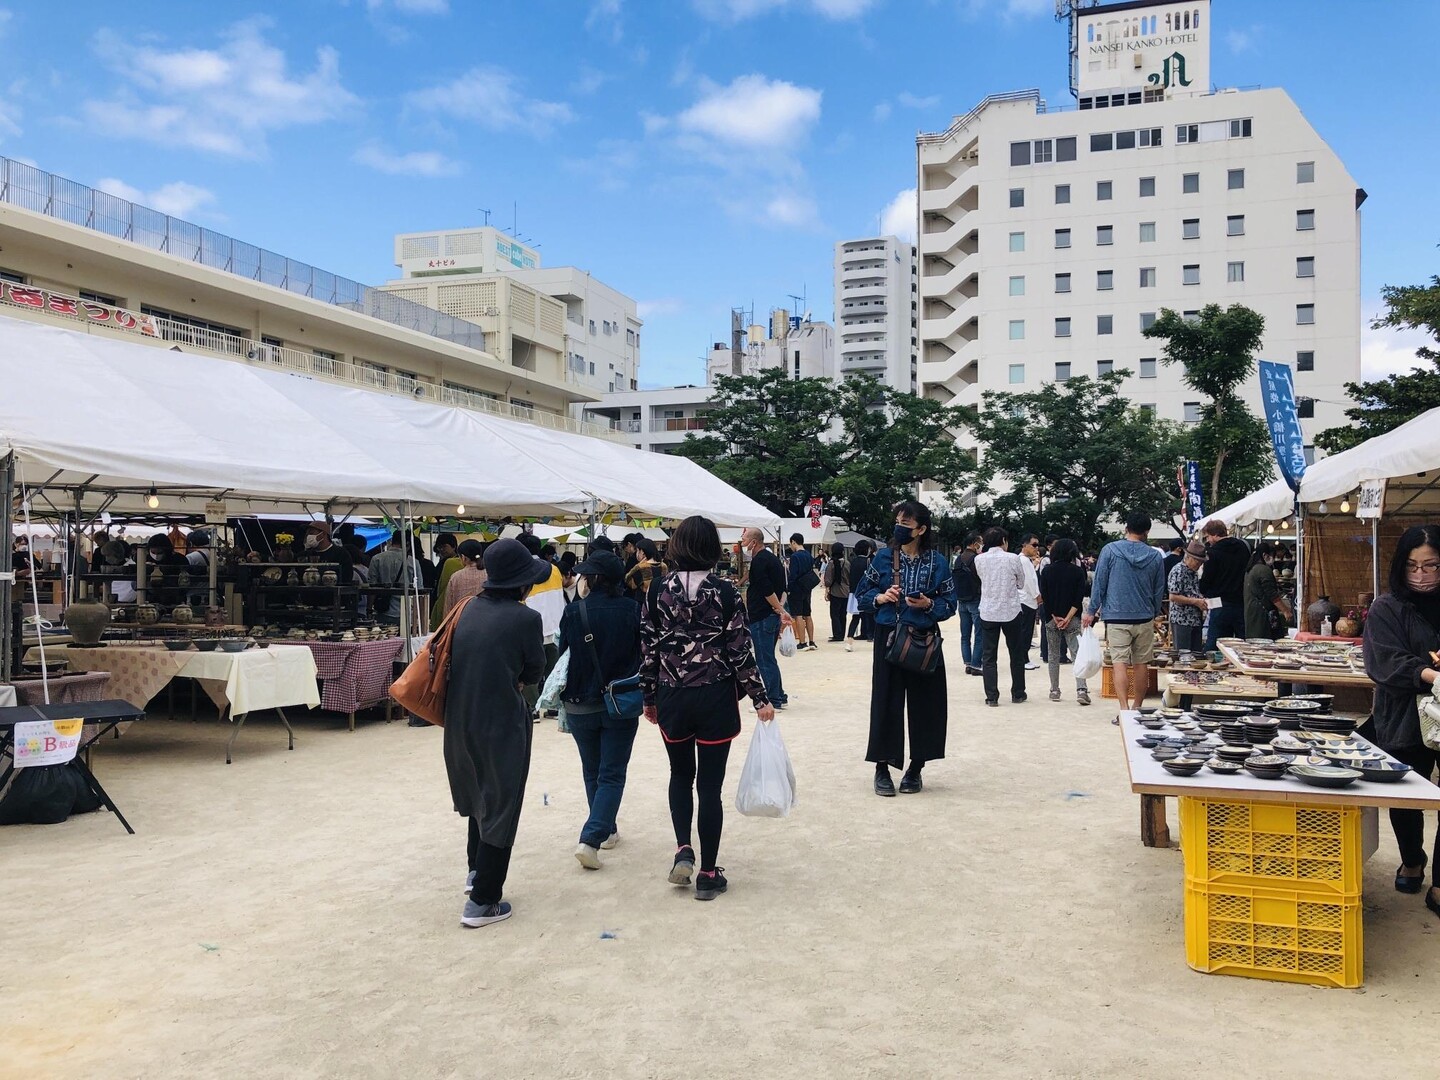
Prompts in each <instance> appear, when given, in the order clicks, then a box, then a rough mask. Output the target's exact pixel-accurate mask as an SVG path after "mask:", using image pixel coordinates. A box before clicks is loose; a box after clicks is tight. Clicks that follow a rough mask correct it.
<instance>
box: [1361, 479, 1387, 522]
mask: <svg viewBox="0 0 1440 1080" xmlns="http://www.w3.org/2000/svg"><path fill="white" fill-rule="evenodd" d="M1384 509H1385V479H1384V478H1383V477H1382V478H1380V479H1379V480H1361V481H1360V493H1359V495H1357V496H1356V499H1355V516H1356V517H1357V518H1360V520H1362V521H1365V520H1368V519H1370V518H1375V519H1377V520H1378V519H1379V518H1380V517H1381V515H1382V513H1383V512H1384Z"/></svg>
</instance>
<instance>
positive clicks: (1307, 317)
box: [1295, 304, 1315, 326]
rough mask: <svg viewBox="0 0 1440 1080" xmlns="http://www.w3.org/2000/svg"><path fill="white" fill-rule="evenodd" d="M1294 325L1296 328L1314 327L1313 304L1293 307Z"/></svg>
mask: <svg viewBox="0 0 1440 1080" xmlns="http://www.w3.org/2000/svg"><path fill="white" fill-rule="evenodd" d="M1295 325H1296V326H1314V325H1315V305H1314V304H1296V305H1295Z"/></svg>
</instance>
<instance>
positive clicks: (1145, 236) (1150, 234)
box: [1140, 221, 1155, 244]
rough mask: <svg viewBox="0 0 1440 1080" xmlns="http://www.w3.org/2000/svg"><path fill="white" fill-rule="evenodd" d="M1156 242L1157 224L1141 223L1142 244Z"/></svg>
mask: <svg viewBox="0 0 1440 1080" xmlns="http://www.w3.org/2000/svg"><path fill="white" fill-rule="evenodd" d="M1154 242H1155V222H1153V221H1142V222H1140V243H1142V244H1153V243H1154Z"/></svg>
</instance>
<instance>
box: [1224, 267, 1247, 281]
mask: <svg viewBox="0 0 1440 1080" xmlns="http://www.w3.org/2000/svg"><path fill="white" fill-rule="evenodd" d="M1225 280H1226V281H1229V282H1232V283H1233V282H1236V281H1244V280H1245V264H1244V263H1243V262H1232V263H1226V264H1225Z"/></svg>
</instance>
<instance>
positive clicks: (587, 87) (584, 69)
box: [570, 64, 610, 97]
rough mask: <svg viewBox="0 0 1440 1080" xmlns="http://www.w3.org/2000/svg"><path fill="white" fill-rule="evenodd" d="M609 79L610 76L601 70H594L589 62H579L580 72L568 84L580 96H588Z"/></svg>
mask: <svg viewBox="0 0 1440 1080" xmlns="http://www.w3.org/2000/svg"><path fill="white" fill-rule="evenodd" d="M609 81H610V76H609V75H606V74H605V73H604V72H603V71H596V70H595V69H594V68H592V67H591V66H590V65H589V64H581V65H580V74H579V75H577V76H576V77H575V81H574V82H573V83H571V84H570V89H571V90H573V91H574V92H575V93H577V94H579V95H580V96H581V97H589V96H590V95H591V94H593V93H595V91H597V90H599V89H600V88H601V87H602V86H604V85H605V84H606V83H607V82H609Z"/></svg>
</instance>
